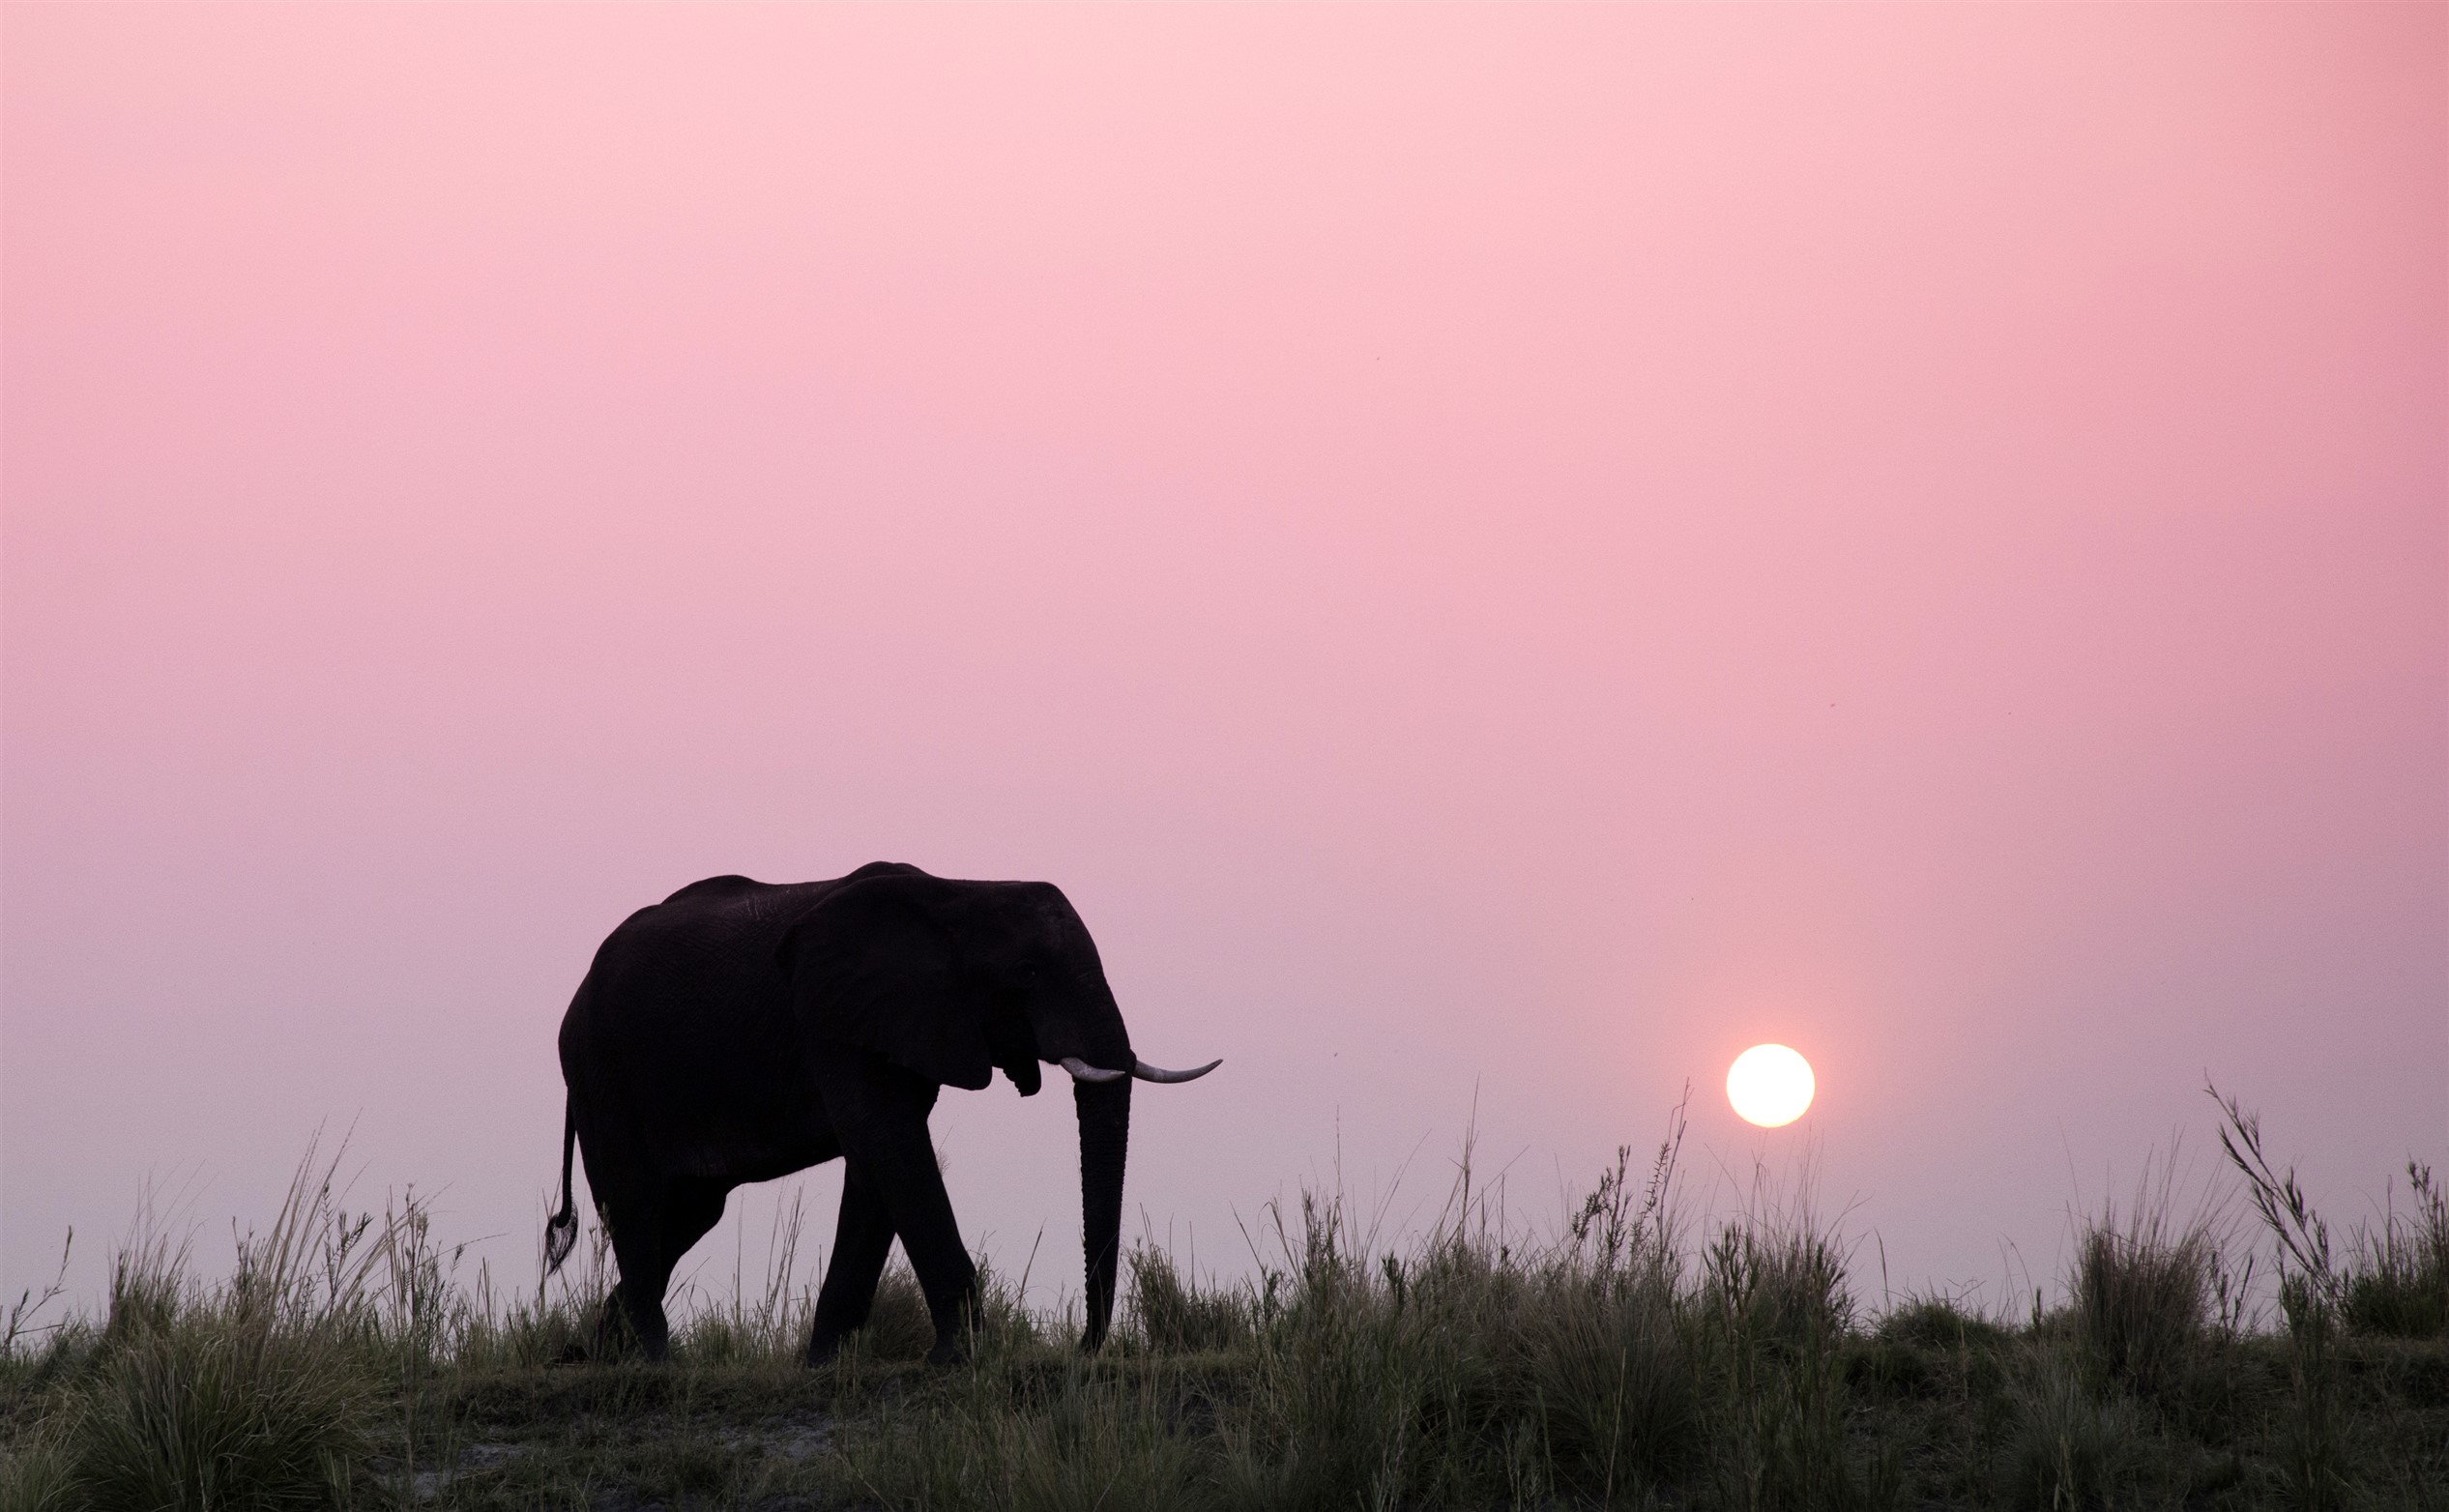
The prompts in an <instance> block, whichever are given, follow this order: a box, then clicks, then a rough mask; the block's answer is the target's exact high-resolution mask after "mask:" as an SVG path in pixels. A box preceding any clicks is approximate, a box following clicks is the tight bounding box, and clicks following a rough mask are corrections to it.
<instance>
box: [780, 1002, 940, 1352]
mask: <svg viewBox="0 0 2449 1512" xmlns="http://www.w3.org/2000/svg"><path fill="white" fill-rule="evenodd" d="M817 1086H818V1090H819V1091H820V1092H821V1093H822V1094H823V1096H824V1098H825V1111H826V1115H827V1117H828V1118H829V1119H831V1122H832V1125H833V1129H834V1132H835V1134H836V1135H837V1136H838V1137H839V1138H840V1140H841V1143H842V1159H843V1161H844V1163H845V1164H846V1165H848V1167H849V1168H850V1170H851V1171H853V1172H863V1173H864V1175H865V1180H866V1182H867V1184H868V1185H869V1187H870V1188H872V1189H873V1191H874V1192H875V1194H876V1196H877V1197H878V1198H879V1199H881V1200H882V1202H883V1203H884V1206H885V1213H886V1216H887V1218H888V1219H889V1221H890V1222H891V1224H892V1230H893V1232H894V1233H895V1234H898V1235H899V1236H901V1248H902V1253H904V1254H906V1255H908V1256H909V1257H910V1268H911V1269H912V1270H913V1271H916V1272H917V1273H918V1290H919V1291H920V1292H922V1293H924V1294H926V1298H927V1314H928V1317H929V1318H930V1319H932V1320H933V1321H934V1323H935V1348H934V1349H932V1350H930V1351H928V1352H927V1360H928V1362H929V1363H930V1364H938V1365H941V1364H948V1363H950V1362H952V1361H954V1360H957V1359H959V1358H961V1357H962V1355H963V1354H964V1353H965V1352H967V1351H966V1347H967V1344H968V1332H969V1327H970V1323H971V1320H973V1319H974V1318H976V1317H977V1306H978V1289H977V1266H976V1265H972V1264H971V1263H970V1252H969V1250H968V1248H967V1247H966V1246H964V1245H963V1244H962V1242H961V1230H960V1227H959V1226H958V1225H957V1224H955V1223H954V1222H953V1219H952V1200H951V1198H949V1197H948V1196H947V1195H946V1194H945V1190H944V1174H943V1173H942V1172H941V1171H939V1170H937V1169H936V1163H935V1142H934V1141H933V1140H932V1139H930V1138H929V1137H928V1134H927V1113H928V1111H929V1110H930V1109H932V1108H933V1107H934V1106H935V1098H936V1087H935V1084H934V1083H932V1082H927V1081H922V1080H920V1079H919V1078H918V1077H916V1076H913V1075H912V1074H910V1073H909V1072H907V1071H904V1070H902V1069H901V1068H900V1067H898V1066H895V1065H892V1064H890V1063H889V1062H888V1061H885V1060H884V1059H883V1058H881V1057H878V1056H875V1055H872V1054H869V1053H867V1052H864V1051H858V1052H851V1053H848V1054H845V1055H841V1056H838V1057H834V1058H829V1059H828V1060H827V1061H825V1063H824V1064H822V1065H820V1066H819V1067H818V1068H817ZM849 1179H850V1178H845V1190H846V1191H847V1190H848V1185H847V1182H848V1180H849ZM845 1210H846V1211H847V1209H845ZM874 1290H875V1288H874V1284H873V1282H872V1281H871V1282H870V1283H869V1286H868V1292H869V1294H870V1295H872V1294H873V1293H874ZM811 1343H813V1340H811Z"/></svg>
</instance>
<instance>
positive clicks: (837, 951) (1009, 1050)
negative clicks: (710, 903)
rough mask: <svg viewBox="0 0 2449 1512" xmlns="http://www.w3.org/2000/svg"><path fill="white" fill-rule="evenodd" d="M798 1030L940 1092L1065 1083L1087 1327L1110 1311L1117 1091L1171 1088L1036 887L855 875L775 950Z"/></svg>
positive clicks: (1055, 891)
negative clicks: (1049, 1078) (1055, 1072)
mask: <svg viewBox="0 0 2449 1512" xmlns="http://www.w3.org/2000/svg"><path fill="white" fill-rule="evenodd" d="M781 961H782V964H783V966H784V967H785V969H786V970H787V971H789V972H790V974H791V975H792V980H793V984H794V991H795V993H796V994H797V996H798V1000H799V1003H800V1010H801V1017H802V1023H803V1024H806V1025H808V1026H810V1027H812V1029H813V1031H814V1032H816V1033H818V1034H819V1035H821V1036H822V1037H823V1038H825V1039H828V1040H831V1041H834V1042H836V1043H845V1044H853V1045H859V1046H863V1047H865V1048H866V1049H869V1050H872V1051H875V1052H877V1053H878V1054H880V1055H882V1056H883V1057H885V1059H887V1060H889V1061H892V1062H893V1063H895V1064H897V1065H900V1066H902V1067H904V1068H905V1069H907V1070H910V1071H914V1072H916V1073H918V1075H920V1076H923V1077H925V1078H927V1079H928V1080H930V1081H933V1082H936V1083H939V1084H941V1085H943V1086H947V1087H966V1088H971V1089H977V1088H982V1087H984V1086H986V1085H987V1083H988V1082H989V1080H990V1079H991V1078H992V1075H993V1073H994V1072H995V1071H997V1070H1001V1071H1002V1072H1003V1073H1004V1074H1005V1075H1006V1077H1008V1078H1010V1080H1011V1082H1012V1084H1013V1085H1014V1086H1015V1087H1017V1088H1018V1089H1019V1090H1020V1092H1021V1095H1023V1096H1028V1095H1030V1094H1032V1093H1034V1092H1035V1091H1036V1090H1038V1086H1039V1072H1038V1066H1039V1064H1040V1062H1047V1063H1052V1064H1057V1065H1061V1066H1063V1067H1064V1069H1065V1070H1067V1071H1068V1072H1069V1073H1070V1074H1071V1077H1072V1082H1073V1086H1072V1100H1073V1103H1074V1105H1075V1107H1076V1109H1077V1112H1078V1115H1079V1119H1080V1203H1081V1230H1082V1240H1083V1245H1084V1247H1085V1249H1086V1251H1087V1255H1088V1325H1087V1329H1086V1331H1085V1333H1084V1334H1083V1336H1082V1339H1081V1343H1082V1345H1083V1346H1084V1347H1085V1348H1088V1349H1095V1348H1096V1347H1097V1346H1098V1345H1099V1344H1100V1343H1102V1342H1103V1340H1104V1338H1105V1332H1106V1327H1107V1325H1108V1323H1109V1322H1110V1321H1111V1319H1112V1317H1113V1312H1114V1282H1115V1267H1116V1261H1117V1258H1118V1253H1119V1242H1120V1238H1121V1232H1122V1167H1123V1159H1124V1152H1125V1149H1126V1147H1127V1145H1128V1142H1129V1137H1130V1124H1131V1082H1132V1081H1133V1080H1134V1079H1138V1080H1142V1081H1156V1082H1173V1081H1187V1080H1189V1079H1190V1078H1192V1077H1196V1076H1204V1075H1206V1074H1207V1073H1208V1072H1209V1071H1210V1070H1212V1069H1214V1067H1215V1065H1216V1063H1217V1062H1214V1061H1210V1062H1209V1063H1208V1064H1207V1065H1204V1066H1201V1067H1199V1068H1198V1069H1196V1070H1192V1071H1186V1072H1181V1071H1164V1070H1160V1069H1158V1068H1157V1067H1155V1066H1152V1065H1150V1064H1148V1062H1146V1061H1142V1060H1140V1059H1139V1057H1138V1056H1137V1055H1135V1054H1133V1052H1132V1050H1131V1038H1130V1033H1129V1032H1128V1031H1127V1030H1126V1029H1125V1028H1124V1027H1123V1024H1122V1009H1121V1008H1120V1007H1118V1006H1117V1005H1116V1004H1115V1001H1114V992H1113V989H1112V988H1110V987H1108V986H1107V985H1106V980H1105V968H1104V966H1103V965H1102V964H1101V963H1100V962H1099V960H1098V959H1097V947H1096V943H1095V942H1094V941H1093V940H1091V939H1090V938H1089V930H1088V926H1087V925H1085V924H1083V923H1082V922H1081V921H1080V916H1079V915H1078V914H1077V913H1075V912H1074V911H1073V910H1072V907H1071V904H1070V902H1069V901H1068V900H1067V899H1065V898H1064V895H1063V893H1062V891H1061V890H1060V889H1059V888H1057V887H1054V886H1053V885H1052V884H1050V883H1043V882H958V881H953V880H950V879H947V878H941V877H930V876H928V875H927V874H926V873H924V872H922V871H919V870H918V868H916V867H904V866H884V865H877V866H869V867H862V868H861V869H860V871H858V872H854V873H853V874H852V875H851V876H850V877H848V878H846V879H844V881H843V884H842V885H841V886H840V887H837V888H835V889H834V890H833V891H832V892H831V894H829V895H828V896H827V897H826V898H825V899H824V901H822V902H820V903H819V904H817V905H816V906H815V907H814V908H812V909H810V910H809V911H808V913H807V915H806V916H805V917H803V918H802V919H800V920H799V922H798V923H796V924H795V925H793V927H792V929H791V931H790V933H789V935H788V936H787V937H786V938H785V940H784V942H783V945H782V949H781Z"/></svg>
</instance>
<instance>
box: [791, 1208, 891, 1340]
mask: <svg viewBox="0 0 2449 1512" xmlns="http://www.w3.org/2000/svg"><path fill="white" fill-rule="evenodd" d="M891 1249H892V1215H891V1213H889V1211H887V1209H886V1207H885V1200H884V1198H882V1197H881V1196H879V1195H877V1193H876V1190H875V1188H874V1187H872V1186H870V1185H869V1184H868V1182H867V1179H866V1177H865V1173H863V1172H862V1171H861V1170H860V1168H859V1167H858V1166H856V1165H852V1164H850V1163H849V1162H847V1161H846V1162H844V1163H843V1171H842V1212H841V1217H840V1218H839V1219H838V1220H837V1221H836V1222H835V1224H834V1228H833V1259H832V1262H831V1264H830V1265H827V1266H826V1267H825V1285H824V1286H823V1287H822V1288H820V1289H819V1290H818V1292H817V1294H816V1325H815V1326H814V1327H813V1328H811V1329H810V1330H809V1331H808V1363H809V1364H811V1365H822V1364H824V1363H825V1362H826V1361H827V1360H830V1359H831V1358H832V1357H833V1356H834V1354H836V1353H837V1352H840V1350H841V1347H842V1339H843V1336H844V1335H846V1334H849V1333H850V1332H852V1331H853V1330H854V1329H858V1328H863V1327H865V1326H866V1325H867V1315H868V1312H869V1310H870V1309H871V1308H873V1307H874V1306H875V1302H876V1282H877V1280H878V1278H879V1277H881V1276H883V1275H884V1273H885V1257H886V1255H887V1254H888V1253H889V1252H890V1251H891Z"/></svg>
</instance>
